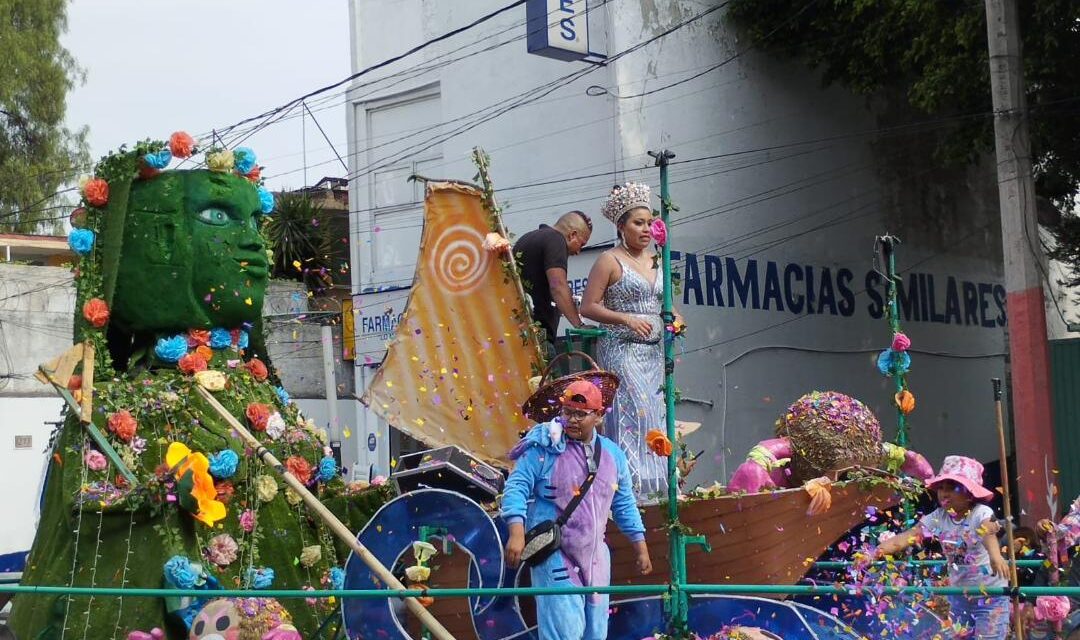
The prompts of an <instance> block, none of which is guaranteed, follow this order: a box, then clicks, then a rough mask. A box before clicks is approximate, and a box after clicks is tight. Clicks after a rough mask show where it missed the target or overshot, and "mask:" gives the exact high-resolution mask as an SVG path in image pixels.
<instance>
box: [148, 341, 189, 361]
mask: <svg viewBox="0 0 1080 640" xmlns="http://www.w3.org/2000/svg"><path fill="white" fill-rule="evenodd" d="M187 351H188V345H187V338H186V337H185V336H180V335H177V336H173V337H171V338H159V339H158V341H157V346H155V347H154V355H156V356H157V357H158V359H160V360H162V361H164V362H180V358H183V357H184V355H185V354H186V353H187Z"/></svg>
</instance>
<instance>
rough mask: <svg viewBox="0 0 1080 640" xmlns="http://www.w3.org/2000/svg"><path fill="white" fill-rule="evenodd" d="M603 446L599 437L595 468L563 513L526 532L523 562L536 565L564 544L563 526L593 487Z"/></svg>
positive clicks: (594, 462) (595, 449) (595, 453)
mask: <svg viewBox="0 0 1080 640" xmlns="http://www.w3.org/2000/svg"><path fill="white" fill-rule="evenodd" d="M602 446H603V445H601V444H600V440H599V438H597V440H596V446H595V448H594V449H593V469H592V471H590V472H589V475H588V476H586V478H585V482H583V483H581V488H580V489H579V490H578V493H577V495H576V496H574V499H573V500H571V501H570V504H568V505H566V508H565V509H563V512H562V514H560V515H559V517H558V518H557V519H555V520H544V521H543V522H541V523H540V524H538V525H536V526H535V527H533V528H532V529H529V530H528V531H527V532H526V533H525V549H523V550H522V552H521V561H522V562H524V563H525V564H527V565H529V566H533V567H534V566H536V565H538V564H540V563H541V562H543V561H544V560H547V558H548V556H550V555H551V554H553V553H555V551H556V550H557V549H558V548H559V547H560V546H562V528H563V527H564V526H566V523H567V522H568V521H569V520H570V516H572V515H573V514H574V510H575V509H577V508H578V505H579V504H581V501H582V499H584V498H585V494H586V493H588V492H589V488H590V487H592V483H593V480H594V479H595V478H596V473H597V471H599V469H600V448H601V447H602Z"/></svg>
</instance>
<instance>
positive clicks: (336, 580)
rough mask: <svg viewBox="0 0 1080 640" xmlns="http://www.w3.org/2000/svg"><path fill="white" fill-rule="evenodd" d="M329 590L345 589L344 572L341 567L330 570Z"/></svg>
mask: <svg viewBox="0 0 1080 640" xmlns="http://www.w3.org/2000/svg"><path fill="white" fill-rule="evenodd" d="M330 588H331V589H344V588H345V570H344V569H342V568H341V567H334V568H333V569H331V570H330Z"/></svg>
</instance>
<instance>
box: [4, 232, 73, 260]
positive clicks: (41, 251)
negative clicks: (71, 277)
mask: <svg viewBox="0 0 1080 640" xmlns="http://www.w3.org/2000/svg"><path fill="white" fill-rule="evenodd" d="M0 260H2V261H3V262H20V263H23V264H34V265H39V266H49V267H59V266H60V265H62V264H64V263H74V262H75V253H74V252H72V250H71V247H69V246H68V242H67V236H40V235H28V234H22V233H0Z"/></svg>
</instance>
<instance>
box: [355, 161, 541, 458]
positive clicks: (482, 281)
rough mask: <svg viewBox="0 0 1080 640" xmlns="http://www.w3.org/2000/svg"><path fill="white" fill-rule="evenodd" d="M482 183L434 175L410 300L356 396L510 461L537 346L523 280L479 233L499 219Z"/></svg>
mask: <svg viewBox="0 0 1080 640" xmlns="http://www.w3.org/2000/svg"><path fill="white" fill-rule="evenodd" d="M482 198H483V194H482V193H481V192H480V190H479V189H477V188H475V187H472V186H466V185H462V184H457V183H446V182H438V183H435V182H432V183H428V185H427V192H426V196H425V199H424V230H423V234H422V236H421V240H420V254H419V257H418V258H417V262H416V275H415V276H414V278H413V285H412V290H411V292H410V293H409V302H408V305H407V306H406V309H405V312H404V314H403V317H402V320H401V322H400V324H399V325H398V327H397V331H396V333H395V335H394V338H393V340H391V342H390V345H389V348H388V350H387V353H386V358H385V359H384V360H383V363H382V366H381V367H380V368H379V371H378V373H376V375H375V378H374V380H373V381H372V382H371V385H370V386H369V387H368V389H367V391H366V392H365V393H364V397H363V398H362V401H363V402H364V404H366V405H367V406H368V407H370V408H371V409H372V410H373V411H375V413H376V414H378V415H379V416H380V417H382V418H383V419H384V420H386V421H387V422H389V423H390V424H391V425H392V426H393V427H395V428H397V429H399V430H401V431H403V432H405V433H407V434H409V435H410V436H412V437H414V438H416V439H418V440H420V441H422V442H424V443H426V444H428V445H431V446H444V445H456V446H459V447H462V448H464V449H466V450H468V451H470V452H471V453H472V454H474V455H476V456H477V457H479V458H482V459H484V460H485V461H487V462H489V463H492V464H498V465H500V466H507V460H506V454H507V453H508V452H509V450H510V448H511V447H512V446H513V445H514V444H515V443H517V441H518V432H519V431H521V430H523V429H526V428H527V427H528V426H529V425H530V424H531V422H530V421H529V420H528V419H526V418H525V417H524V416H523V415H522V414H521V404H522V403H523V402H524V401H525V400H526V399H527V398H528V397H529V395H530V393H531V392H530V390H529V381H528V379H529V377H530V376H532V375H533V373H532V372H533V371H535V370H537V368H538V365H539V353H540V352H539V346H538V345H537V343H536V338H535V337H534V334H533V332H532V331H531V330H530V329H529V325H528V322H529V316H528V313H527V311H525V310H526V306H525V300H524V299H523V294H522V291H521V288H520V284H519V282H518V280H517V277H516V275H514V274H513V273H512V272H511V271H510V270H509V269H508V265H506V264H505V263H504V262H503V259H502V258H500V257H499V256H498V255H496V254H495V253H492V252H489V251H487V250H485V249H484V247H483V242H484V237H485V236H486V235H487V234H488V233H490V232H492V231H502V224H501V222H500V221H499V220H497V219H493V216H492V215H491V214H490V213H489V211H487V210H486V209H485V208H484V206H483V201H482Z"/></svg>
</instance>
